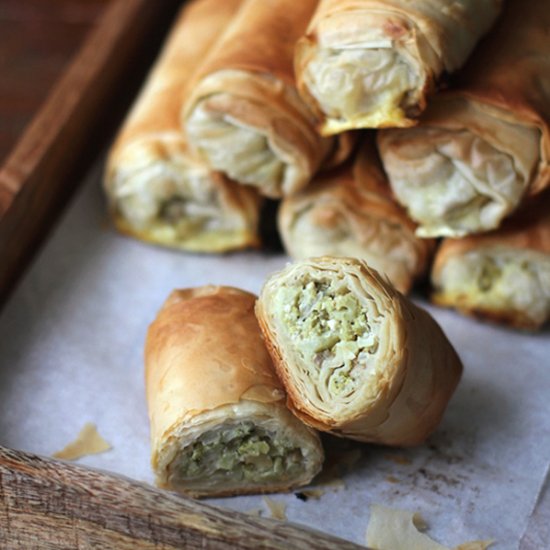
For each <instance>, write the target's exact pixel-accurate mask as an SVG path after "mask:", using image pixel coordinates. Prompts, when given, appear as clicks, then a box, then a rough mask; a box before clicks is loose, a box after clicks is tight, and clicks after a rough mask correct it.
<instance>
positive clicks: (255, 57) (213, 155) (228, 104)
mask: <svg viewBox="0 0 550 550" xmlns="http://www.w3.org/2000/svg"><path fill="white" fill-rule="evenodd" d="M316 5H317V0H299V1H296V0H270V1H269V2H264V1H258V0H245V2H244V4H243V6H242V9H241V10H240V12H239V14H238V15H237V17H236V18H235V19H234V20H233V21H232V23H231V25H230V26H229V28H228V29H227V31H226V32H225V34H224V35H223V36H222V37H221V38H220V40H219V42H218V43H217V45H216V47H215V48H214V50H213V51H212V52H210V55H209V56H208V57H207V59H206V60H205V62H204V63H203V64H202V66H201V68H200V69H199V72H198V75H197V79H196V81H195V84H194V87H193V93H192V95H191V97H190V98H189V99H188V101H187V103H186V108H185V113H184V125H185V128H186V131H187V136H188V138H189V141H190V143H191V144H192V146H193V147H194V148H195V149H196V150H197V152H198V153H199V154H200V155H201V156H202V158H204V159H206V160H207V161H208V162H209V163H210V165H211V166H213V167H214V168H216V169H218V170H221V171H223V172H224V173H226V174H228V175H229V176H230V177H232V178H233V179H235V180H237V181H239V182H242V183H246V184H250V185H253V186H255V187H257V189H258V190H259V191H260V193H262V194H263V195H266V196H268V197H274V198H276V197H281V196H282V195H287V194H290V193H293V192H295V191H297V190H298V189H300V188H302V187H304V186H305V185H306V184H307V183H308V182H309V180H310V179H311V177H312V175H313V174H314V173H315V172H316V170H317V169H318V167H319V166H320V164H321V163H322V162H323V160H325V159H326V158H327V155H330V154H331V153H332V152H333V147H334V144H335V142H334V141H333V140H328V139H323V138H321V137H320V136H319V135H318V134H317V132H316V130H315V124H316V122H315V119H314V117H313V115H312V113H311V112H310V111H309V109H308V108H307V107H306V105H305V104H304V102H303V101H302V99H301V98H300V97H299V95H298V92H297V91H296V88H295V83H294V73H293V66H292V59H293V52H294V44H295V42H296V40H297V39H298V37H299V36H300V35H301V34H302V33H303V32H304V30H305V28H306V26H307V24H308V21H309V19H310V17H311V15H312V14H313V11H314V9H315V6H316Z"/></svg>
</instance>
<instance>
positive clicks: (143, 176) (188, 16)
mask: <svg viewBox="0 0 550 550" xmlns="http://www.w3.org/2000/svg"><path fill="white" fill-rule="evenodd" d="M240 4H241V0H224V1H223V2H221V3H220V2H218V1H217V0H198V1H194V2H191V3H189V5H188V6H186V7H185V8H184V9H183V11H182V12H181V14H180V16H179V18H178V21H177V23H176V25H175V27H174V29H173V31H172V32H171V34H170V37H169V39H168V41H167V43H166V46H165V48H164V50H163V52H162V54H161V57H160V58H159V60H158V61H157V63H156V65H155V67H154V69H153V72H152V73H151V75H150V77H149V79H148V80H147V82H146V84H145V87H144V88H143V90H142V92H141V94H140V96H139V98H138V99H137V101H136V103H135V105H134V106H133V108H132V110H131V112H130V114H129V116H128V118H127V120H126V122H125V123H124V126H123V127H122V129H121V131H120V134H119V135H118V138H117V140H116V143H115V144H114V146H113V148H112V149H111V152H110V155H109V160H108V166H107V172H106V175H105V189H106V192H107V196H108V199H109V203H110V207H111V210H112V213H113V217H114V220H115V223H116V225H117V227H118V228H119V229H120V230H121V231H123V232H124V233H128V234H130V235H133V236H135V237H138V238H140V239H143V240H146V241H151V242H154V243H159V244H162V245H167V246H171V247H176V248H182V249H185V250H193V251H204V252H217V251H224V250H230V249H235V248H243V247H246V246H249V245H255V244H257V242H258V237H257V225H258V212H259V208H260V201H259V197H258V196H257V195H256V194H255V193H254V191H253V190H251V189H246V188H243V187H242V186H240V185H238V184H236V183H235V182H232V181H230V180H228V179H227V178H226V177H225V176H223V175H222V174H219V173H215V172H213V171H212V170H211V168H210V167H209V166H207V165H206V164H205V163H204V162H203V161H200V160H197V159H196V158H193V156H192V155H191V152H190V149H189V147H188V145H187V142H186V140H185V138H184V136H183V134H182V131H181V126H180V112H181V107H182V101H183V98H184V95H185V93H186V92H185V89H186V86H187V84H188V81H189V79H190V76H191V73H192V72H193V69H194V67H196V65H197V63H198V61H199V59H200V58H201V57H202V56H204V54H205V53H206V52H207V50H208V49H209V48H210V46H211V45H212V44H213V42H214V41H215V39H216V38H217V36H218V34H219V33H220V31H221V30H222V29H223V28H224V27H225V25H226V24H227V23H228V22H229V21H230V20H231V17H232V16H233V15H234V14H235V13H236V11H237V9H238V7H239V5H240Z"/></svg>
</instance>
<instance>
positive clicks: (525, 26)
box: [378, 0, 550, 237]
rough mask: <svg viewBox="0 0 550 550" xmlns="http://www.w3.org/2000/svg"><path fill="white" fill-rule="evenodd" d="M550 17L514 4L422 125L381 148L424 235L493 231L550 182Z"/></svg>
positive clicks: (386, 136) (532, 1) (524, 3)
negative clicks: (549, 31) (549, 33)
mask: <svg viewBox="0 0 550 550" xmlns="http://www.w3.org/2000/svg"><path fill="white" fill-rule="evenodd" d="M549 27H550V9H548V6H547V5H546V4H545V3H544V2H539V1H538V0H510V1H509V2H507V3H506V6H505V8H504V12H503V15H502V18H501V20H500V21H499V22H498V23H497V26H496V27H495V29H494V31H493V32H491V34H490V35H489V36H488V37H487V39H486V40H485V41H484V42H483V43H482V44H481V45H480V46H479V48H478V50H476V52H475V55H473V56H472V58H471V60H470V61H469V62H468V64H467V65H466V66H465V67H464V69H463V71H461V73H460V74H459V76H458V79H457V82H456V87H455V88H453V89H450V90H448V91H445V92H442V93H441V94H439V95H437V96H435V97H434V100H433V102H431V103H430V106H429V107H428V109H427V111H426V113H425V115H424V116H423V117H422V120H421V124H420V125H419V126H418V127H416V128H413V129H410V130H408V131H405V130H384V131H382V132H380V134H379V137H378V144H379V149H380V153H381V156H382V160H383V163H384V167H385V169H386V172H387V173H388V176H389V179H390V182H391V186H392V188H393V190H394V193H395V195H396V197H397V199H398V200H399V201H400V202H401V203H402V204H403V205H404V206H405V207H406V208H407V209H408V211H409V214H410V215H411V217H412V218H413V219H414V220H416V221H417V222H418V223H419V224H420V226H419V234H420V235H423V236H450V237H461V236H465V235H468V234H472V233H479V232H484V231H489V230H492V229H496V228H497V227H499V225H500V224H501V223H502V221H503V219H504V218H505V217H507V216H508V215H510V214H511V213H512V212H513V211H514V210H516V209H517V208H518V206H519V205H520V204H521V202H522V201H523V200H524V198H525V197H527V196H529V195H533V194H536V193H538V192H540V191H541V190H543V189H544V188H546V187H547V186H548V185H549V183H550V126H549V124H550V40H549V39H548V28H549Z"/></svg>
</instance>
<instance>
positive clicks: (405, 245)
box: [278, 140, 434, 293]
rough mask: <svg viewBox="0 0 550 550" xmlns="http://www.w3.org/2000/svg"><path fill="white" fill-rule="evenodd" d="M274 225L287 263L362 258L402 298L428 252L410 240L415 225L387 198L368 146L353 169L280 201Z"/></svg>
mask: <svg viewBox="0 0 550 550" xmlns="http://www.w3.org/2000/svg"><path fill="white" fill-rule="evenodd" d="M278 222H279V230H280V233H281V236H282V239H283V242H284V245H285V248H286V250H287V251H288V253H289V254H290V255H291V256H292V257H293V258H295V259H298V260H302V259H306V258H311V257H317V256H343V257H355V258H362V259H364V260H365V261H366V262H367V263H368V264H369V266H370V267H373V268H374V269H376V270H377V271H379V272H380V273H382V274H385V275H386V276H387V277H388V278H389V280H390V281H391V282H392V283H393V285H394V286H395V287H396V288H397V289H398V290H399V291H401V292H404V293H407V292H408V291H409V290H410V289H411V287H412V285H413V282H414V280H415V279H416V278H418V277H420V276H421V275H423V274H424V273H425V271H426V270H427V268H428V262H429V259H430V257H431V252H432V250H433V248H434V243H433V241H431V240H429V239H419V238H418V237H416V236H415V234H414V232H415V228H416V225H415V224H414V223H413V222H411V221H410V220H409V218H408V216H407V215H406V213H405V211H404V210H403V209H402V208H401V207H400V206H399V205H398V204H397V203H396V202H395V200H394V199H393V197H392V196H391V191H390V189H389V186H388V182H387V180H386V177H385V175H384V173H383V171H382V170H381V167H380V161H379V159H378V155H377V153H376V150H375V148H374V146H373V143H372V141H370V140H368V141H365V143H364V144H363V145H362V146H361V149H360V150H359V154H358V155H357V157H356V158H355V160H354V162H353V163H350V164H347V165H345V166H343V167H340V168H339V169H337V170H334V171H332V172H330V173H326V174H324V175H322V176H319V177H317V178H316V179H314V181H313V182H312V184H311V185H310V186H308V187H307V188H306V189H305V190H304V191H302V192H300V193H298V194H296V195H294V196H292V197H286V198H285V199H283V201H282V202H281V207H280V210H279V220H278Z"/></svg>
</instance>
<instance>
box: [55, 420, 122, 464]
mask: <svg viewBox="0 0 550 550" xmlns="http://www.w3.org/2000/svg"><path fill="white" fill-rule="evenodd" d="M110 449H112V445H111V444H110V443H109V442H108V441H106V440H105V439H103V437H101V435H100V434H99V432H98V431H97V427H96V425H95V424H92V423H91V422H87V423H86V424H84V427H83V428H82V430H80V433H79V434H78V435H77V436H76V439H75V440H74V441H72V442H71V443H69V444H68V445H66V446H65V447H64V448H63V449H61V450H60V451H57V452H55V453H53V454H52V456H53V457H54V458H61V459H63V460H77V459H78V458H82V457H83V456H88V455H95V454H99V453H104V452H105V451H109V450H110Z"/></svg>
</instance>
